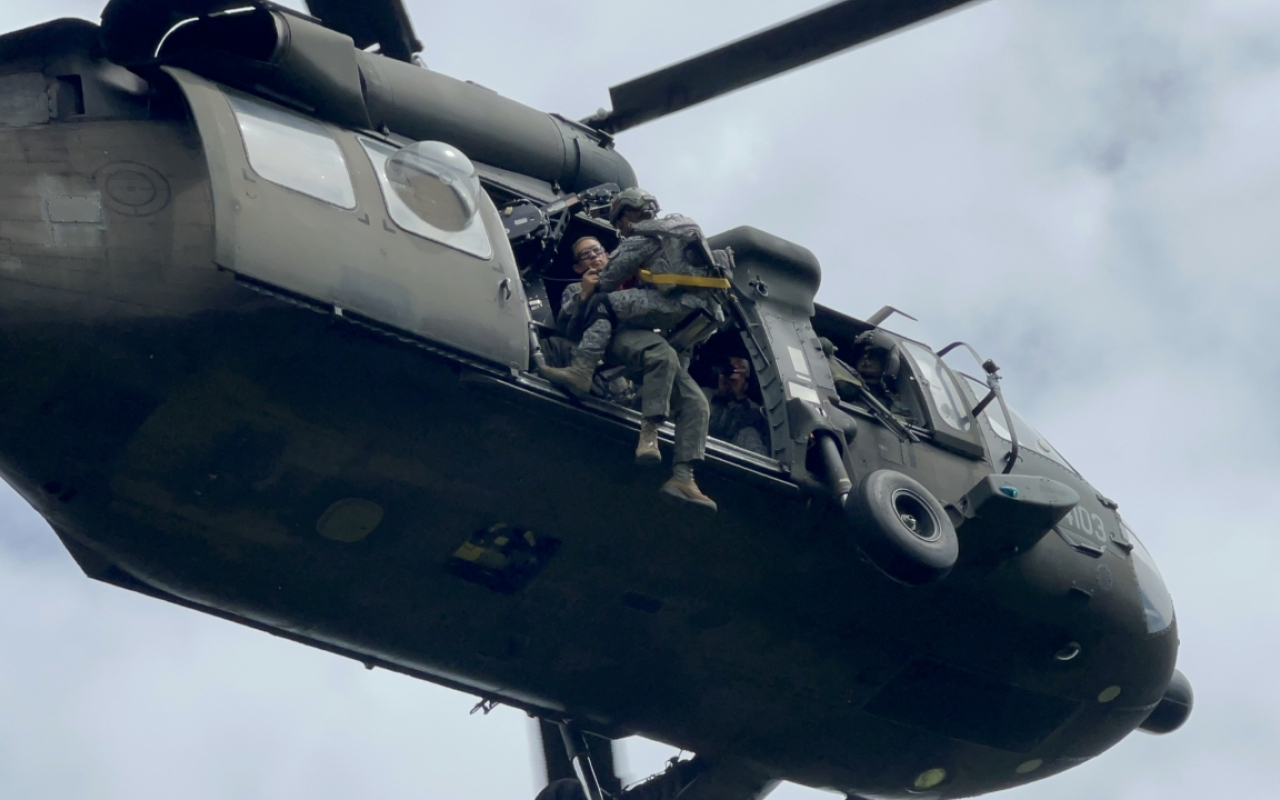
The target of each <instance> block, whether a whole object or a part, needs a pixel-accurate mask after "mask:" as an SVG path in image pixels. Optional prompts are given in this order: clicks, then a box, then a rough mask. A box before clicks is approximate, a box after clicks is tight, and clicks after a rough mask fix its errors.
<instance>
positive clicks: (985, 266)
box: [0, 0, 1280, 800]
mask: <svg viewBox="0 0 1280 800" xmlns="http://www.w3.org/2000/svg"><path fill="white" fill-rule="evenodd" d="M811 3H812V0H769V2H759V1H758V0H734V1H733V2H725V1H724V0H722V1H721V2H706V1H705V0H651V1H650V2H648V3H644V4H635V3H629V4H621V3H598V4H593V5H588V4H584V3H579V2H565V1H564V0H543V2H540V3H515V2H511V1H510V0H507V1H506V2H502V1H501V0H468V2H465V3H451V2H441V1H440V0H433V2H417V1H416V0H411V2H410V9H411V12H412V14H413V17H414V21H415V24H416V25H417V30H418V34H419V36H420V37H421V38H422V40H423V41H424V42H425V43H426V45H427V51H426V53H425V58H426V60H427V62H428V64H429V65H430V66H431V67H432V68H433V69H438V70H441V71H443V72H446V73H449V74H452V75H455V76H458V77H462V78H469V79H472V80H475V81H477V82H478V83H482V84H484V85H486V86H488V87H490V88H492V89H495V90H497V91H499V92H502V93H503V94H506V95H508V96H511V97H513V98H515V99H518V100H521V101H523V102H526V103H529V104H530V105H533V106H536V107H539V108H544V109H547V110H554V111H560V112H562V113H564V114H566V115H568V116H572V117H581V116H585V115H586V114H588V113H590V112H592V111H594V110H595V109H596V108H597V107H599V106H606V105H608V95H607V91H606V90H607V87H608V86H609V85H611V84H616V83H619V82H621V81H624V80H626V79H628V78H630V77H634V76H636V75H639V74H641V73H644V72H647V71H650V70H652V69H655V68H657V67H660V66H664V65H666V64H668V63H670V62H672V61H675V60H678V59H680V58H683V57H685V56H688V55H691V54H694V53H697V52H700V51H702V50H705V49H709V48H711V47H714V46H716V45H717V44H720V43H722V42H724V41H726V40H729V39H732V38H736V37H738V36H741V35H743V34H746V33H749V32H751V31H754V30H756V29H758V28H761V27H764V26H767V25H770V24H772V23H774V22H776V21H778V20H780V19H782V18H785V17H788V16H792V15H794V14H797V13H801V12H802V11H804V10H806V9H807V8H808V7H809V6H810V5H811ZM99 11H100V7H99V6H98V5H97V4H95V3H87V2H72V1H71V0H45V1H44V2H30V1H29V0H4V2H3V4H0V31H3V30H12V29H16V28H20V27H24V26H27V25H32V24H35V23H38V22H41V21H43V20H46V19H51V18H54V17H57V16H80V17H84V18H87V19H96V17H97V15H98V13H99ZM619 148H620V149H621V150H622V151H623V152H624V153H625V154H626V155H627V156H628V158H629V159H630V160H631V161H632V163H633V164H634V165H635V167H636V170H637V172H638V174H639V176H640V180H641V183H642V185H643V186H645V187H646V188H647V189H649V190H650V191H652V192H654V193H655V194H656V195H658V197H659V199H660V200H661V201H662V204H663V206H664V208H665V209H667V210H671V211H680V212H682V213H685V214H688V215H690V216H693V217H695V218H696V219H698V220H699V221H700V222H701V223H702V224H703V226H704V228H706V229H707V230H708V231H709V232H714V231H719V230H723V229H726V228H730V227H734V226H737V225H741V224H750V225H755V226H757V227H759V228H763V229H765V230H768V231H771V232H773V233H776V234H779V235H781V236H783V237H785V238H788V239H792V240H794V241H796V242H799V243H801V244H804V245H805V246H807V247H809V248H810V249H812V250H813V251H814V252H815V253H816V254H817V256H818V258H819V259H820V260H821V262H822V265H823V271H824V280H823V286H822V291H821V294H820V298H819V299H820V300H821V301H822V302H824V303H825V304H827V305H830V306H834V307H836V308H838V309H841V310H843V311H846V312H849V313H851V314H854V315H856V316H866V315H868V314H870V313H871V312H873V311H875V310H876V309H877V308H879V307H880V306H882V305H885V304H891V305H894V306H897V307H898V308H901V309H903V310H905V311H907V312H909V313H911V314H912V315H914V316H916V317H918V318H919V319H920V322H919V323H911V322H908V321H905V320H901V319H899V320H895V322H894V323H892V325H893V326H894V327H895V328H896V329H897V330H899V331H901V332H902V333H905V334H908V335H911V336H914V337H916V338H920V339H923V340H925V341H929V342H931V343H933V344H934V345H935V346H941V345H943V344H946V343H948V342H950V341H953V340H955V339H964V340H967V341H969V342H971V343H972V344H974V345H975V346H976V347H977V348H978V349H979V350H980V351H981V352H982V353H983V354H984V355H986V356H989V357H992V358H995V359H996V360H997V361H998V362H999V363H1000V364H1001V366H1002V367H1003V368H1004V370H1003V371H1004V375H1005V391H1006V394H1007V396H1008V397H1009V398H1010V400H1011V402H1013V403H1014V404H1015V405H1016V406H1018V407H1019V410H1020V411H1021V412H1022V413H1023V415H1024V416H1026V417H1028V418H1029V419H1030V420H1032V421H1033V422H1034V424H1036V425H1037V427H1039V428H1040V430H1041V432H1042V433H1044V434H1045V436H1046V437H1047V438H1048V439H1049V440H1050V441H1052V442H1053V443H1054V444H1055V445H1056V446H1057V448H1058V449H1059V450H1060V451H1062V453H1063V454H1064V455H1066V457H1067V458H1068V459H1070V460H1071V461H1072V462H1073V463H1074V464H1075V465H1076V466H1077V467H1078V468H1079V469H1080V470H1081V471H1082V472H1083V473H1084V475H1085V476H1086V477H1087V478H1088V479H1089V480H1090V481H1091V482H1092V483H1093V484H1094V485H1095V486H1097V487H1098V488H1099V489H1100V490H1101V491H1103V492H1104V493H1105V494H1107V495H1109V496H1110V497H1113V498H1115V499H1116V500H1117V501H1118V502H1119V503H1120V506H1121V511H1122V513H1123V514H1124V516H1125V519H1126V521H1127V522H1128V523H1129V524H1130V525H1131V526H1132V527H1133V528H1134V529H1135V530H1136V531H1137V533H1138V534H1139V536H1141V537H1142V539H1143V541H1144V542H1145V543H1146V544H1147V546H1148V548H1149V549H1150V550H1151V552H1152V554H1153V555H1154V556H1155V558H1156V560H1157V562H1158V563H1159V565H1160V567H1161V569H1162V571H1163V573H1164V576H1165V578H1166V580H1167V582H1168V584H1169V586H1170V589H1171V590H1172V592H1173V595H1174V600H1175V603H1176V606H1177V612H1178V617H1179V625H1180V629H1181V631H1180V632H1181V637H1182V650H1181V655H1180V658H1179V667H1180V668H1181V669H1182V670H1183V672H1185V673H1186V674H1187V676H1188V677H1189V678H1190V679H1191V681H1192V683H1193V685H1194V687H1195V692H1196V710H1195V713H1194V715H1193V716H1192V718H1191V721H1190V722H1189V723H1188V725H1187V726H1186V727H1185V728H1184V729H1183V730H1182V731H1179V732H1177V733H1175V734H1172V735H1170V736H1165V737H1153V736H1147V735H1144V734H1134V735H1133V736H1131V737H1130V738H1129V739H1127V740H1126V741H1124V742H1123V743H1121V744H1120V745H1119V746H1117V747H1116V748H1114V749H1113V750H1111V751H1110V752H1108V753H1106V754H1105V755H1103V756H1101V757H1100V758H1098V759H1096V760H1094V761H1093V762H1091V763H1089V764H1086V765H1084V766H1081V767H1079V768H1077V769H1075V770H1074V771H1072V772H1069V773H1066V774H1064V775H1061V776H1058V777H1054V778H1051V779H1049V780H1047V781H1045V782H1042V783H1037V784H1034V785H1032V786H1030V787H1026V788H1024V789H1022V790H1019V791H1017V792H1011V793H1008V794H1006V795H1005V797H1008V798H1010V799H1011V800H1014V799H1022V798H1025V800H1031V799H1032V798H1035V799H1036V800H1068V798H1070V799H1071V800H1079V798H1085V797H1087V798H1096V800H1157V798H1158V799H1159V800H1181V799H1182V798H1187V800H1190V799H1191V798H1195V799H1196V800H1200V799H1201V798H1204V797H1214V798H1224V799H1225V798H1257V797H1273V796H1275V795H1276V793H1277V791H1278V790H1277V788H1276V787H1275V785H1274V782H1275V764H1276V759H1277V758H1278V757H1280V689H1278V688H1277V686H1278V685H1280V682H1278V681H1277V680H1276V678H1275V676H1274V670H1275V664H1276V663H1277V662H1280V587H1278V586H1277V581H1276V579H1275V576H1276V575H1277V574H1278V573H1280V545H1278V544H1277V531H1276V527H1277V522H1276V521H1277V519H1280V490H1278V489H1280V481H1278V478H1280V417H1278V416H1277V409H1278V408H1280V367H1278V366H1277V356H1276V354H1277V351H1278V350H1280V321H1278V319H1277V317H1278V315H1280V269H1277V267H1278V266H1280V3H1276V2H1275V0H990V2H988V3H986V4H983V5H979V6H977V7H975V8H972V9H969V10H966V11H964V12H962V13H958V14H954V15H951V16H949V17H947V18H945V19H942V20H940V21H937V22H934V23H931V24H929V25H925V26H923V27H920V28H918V29H915V30H912V31H909V32H907V33H905V34H903V35H900V36H896V37H893V38H891V39H888V40H886V41H883V42H878V43H876V44H873V45H871V46H868V47H865V48H863V49H860V50H858V51H855V52H853V53H849V54H845V55H843V56H839V57H837V58H833V59H830V60H828V61H825V62H823V63H821V64H819V65H816V66H813V67H810V68H808V69H806V70H803V71H801V72H798V73H796V74H793V75H789V76H785V77H782V78H779V79H777V80H774V81H772V82H770V83H767V84H765V85H762V86H757V87H754V88H752V89H748V90H745V91H742V92H739V93H737V94H735V95H732V96H730V97H727V98H722V99H720V100H718V101H715V102H712V103H709V104H707V105H705V106H703V107H700V108H697V109H693V110H690V111H687V112H684V113H682V114H679V115H677V116H675V117H672V118H669V119H666V120H661V121H658V122H655V123H650V124H649V125H646V126H643V127H641V128H639V129H636V130H634V131H630V132H627V133H625V134H623V135H622V136H621V137H620V139H619ZM474 702H475V700H474V698H470V697H466V696H464V695H461V694H457V693H453V692H449V691H446V690H443V689H439V688H436V687H433V686H431V685H430V684H426V683H421V682H417V681H413V680H410V679H408V678H403V677H398V676H394V675H390V674H387V673H384V672H381V671H374V672H367V671H365V670H364V669H363V668H362V667H361V666H360V665H358V664H355V663H351V662H347V661H345V660H343V659H340V658H337V657H335V656H331V655H327V654H324V653H319V652H313V651H310V650H308V649H306V648H304V647H301V646H298V645H294V644H287V643H284V642H280V641H277V640H275V639H273V638H272V637H270V636H267V635H265V634H262V633H257V632H253V631H250V630H247V629H241V628H239V627H237V626H235V625H232V624H230V623H226V622H221V621H217V620H214V619H212V618H206V617H204V616H202V615H199V614H197V613H194V612H191V611H185V610H181V609H177V608H170V607H168V606H166V605H164V604H162V603H159V602H156V601H153V600H147V599H144V598H142V597H138V596H134V595H132V594H129V593H127V592H124V591H122V590H118V589H114V588H110V587H106V586H102V585H99V584H96V583H93V582H91V581H89V580H88V579H86V578H85V577H83V575H82V574H81V573H80V572H79V570H78V569H77V568H76V566H75V565H74V564H73V563H72V561H71V558H70V557H69V556H68V555H67V554H66V552H65V551H64V550H63V549H62V548H61V547H60V545H59V544H58V543H57V540H56V539H55V537H54V536H53V534H52V533H51V532H50V531H49V530H48V528H47V526H46V525H45V524H44V523H43V522H42V521H41V520H40V519H39V517H37V516H36V515H35V514H34V512H32V511H31V510H30V509H29V508H28V507H27V506H26V505H25V504H24V503H23V502H22V501H21V500H20V499H19V498H18V497H17V496H16V495H14V494H13V493H12V492H10V491H8V490H7V489H3V490H0V796H2V797H4V798H10V797H12V798H21V799H22V800H45V799H46V798H48V799H49V800H66V799H67V798H94V799H96V798H102V799H103V800H116V799H117V798H120V799H123V798H129V800H161V799H162V798H163V799H165V800H168V798H183V799H184V800H205V799H206V798H209V799H210V800H212V799H213V798H218V799H219V800H222V799H224V798H237V800H239V799H241V798H243V799H245V800H256V799H257V798H263V800H266V799H267V798H271V800H292V799H293V798H299V799H300V798H307V799H308V800H330V799H332V800H338V799H339V798H352V797H368V798H374V797H376V798H385V799H386V800H399V799H400V798H404V800H409V798H415V799H419V798H431V799H432V800H435V799H436V798H440V799H441V800H445V799H448V800H531V798H532V796H533V794H534V793H535V792H536V791H537V788H538V787H537V785H536V780H537V778H536V775H537V768H536V767H535V766H534V765H533V762H532V760H531V753H532V751H531V749H530V746H529V743H528V741H527V734H528V732H529V729H528V722H527V720H526V719H525V718H524V717H523V715H521V714H519V713H517V712H513V711H511V710H509V709H499V710H497V711H495V712H494V713H493V714H491V715H490V716H488V717H483V716H480V715H476V716H468V714H467V711H468V709H470V707H471V706H472V705H473V704H474ZM628 752H629V754H630V768H631V770H632V772H633V773H635V774H637V776H638V775H639V774H640V773H642V772H646V771H648V770H650V769H656V768H657V766H658V765H659V762H660V759H661V757H662V755H663V754H664V752H665V751H663V750H662V749H661V748H658V747H656V746H644V745H632V746H629V747H628ZM811 796H813V793H812V791H811V790H806V789H802V788H800V787H792V786H784V787H783V788H782V789H780V790H778V792H777V793H776V794H775V795H774V797H776V798H779V800H799V798H802V797H811Z"/></svg>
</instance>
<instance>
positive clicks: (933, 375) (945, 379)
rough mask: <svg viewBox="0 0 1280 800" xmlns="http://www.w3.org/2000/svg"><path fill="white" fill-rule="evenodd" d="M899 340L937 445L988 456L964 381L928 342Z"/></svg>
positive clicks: (905, 366)
mask: <svg viewBox="0 0 1280 800" xmlns="http://www.w3.org/2000/svg"><path fill="white" fill-rule="evenodd" d="M896 339H897V341H898V347H899V349H900V351H901V352H902V354H903V356H904V358H903V359H902V363H903V367H904V369H905V370H906V371H907V373H908V374H909V375H910V376H911V380H910V383H911V384H912V385H913V393H914V394H915V398H916V402H917V403H918V404H919V406H920V410H921V411H923V419H924V420H925V421H926V424H927V425H928V428H929V432H930V434H931V435H932V438H933V442H934V444H936V445H938V446H940V447H944V448H946V449H948V450H951V451H953V452H956V453H959V454H960V455H963V456H967V457H969V458H975V459H986V458H987V448H986V446H985V443H984V442H983V439H982V432H981V429H980V426H979V425H977V424H975V423H974V419H973V406H972V402H971V399H970V396H969V393H968V392H966V391H965V390H964V389H963V388H962V385H963V384H962V382H961V380H960V379H959V378H957V377H956V375H955V373H953V372H952V371H951V368H950V367H948V366H947V365H946V363H945V362H944V361H943V360H942V359H941V358H939V357H938V354H937V353H935V352H933V350H932V349H931V348H930V347H929V346H928V345H926V344H923V343H921V342H917V341H915V340H913V339H908V338H906V337H904V336H897V337H896ZM899 383H900V384H901V381H900V382H899ZM899 394H901V390H900V391H899ZM948 409H949V410H950V413H948Z"/></svg>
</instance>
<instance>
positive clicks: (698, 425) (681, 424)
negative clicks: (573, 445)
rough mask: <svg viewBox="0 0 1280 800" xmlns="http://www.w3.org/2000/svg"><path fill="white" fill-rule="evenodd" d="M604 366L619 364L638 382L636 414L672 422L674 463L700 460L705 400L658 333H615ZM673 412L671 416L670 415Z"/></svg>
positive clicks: (704, 440) (703, 447)
mask: <svg viewBox="0 0 1280 800" xmlns="http://www.w3.org/2000/svg"><path fill="white" fill-rule="evenodd" d="M605 364H606V365H610V366H613V365H621V366H625V367H626V368H627V371H628V373H629V374H631V375H632V376H633V377H634V376H635V375H637V374H639V375H642V377H641V379H640V415H641V416H642V417H644V418H645V419H672V421H673V422H674V423H675V427H676V431H675V454H674V457H673V458H672V461H673V462H674V463H677V464H678V463H680V462H684V461H700V460H702V458H703V454H704V453H705V452H706V447H707V421H708V419H709V418H710V409H709V407H708V405H707V398H706V396H705V395H703V393H702V387H700V386H699V385H698V383H697V381H695V380H694V379H693V378H692V377H690V376H689V370H688V369H687V368H686V367H685V365H684V364H683V363H682V362H681V360H680V356H678V355H677V354H676V351H675V350H674V349H673V348H672V347H671V345H670V344H669V343H668V342H667V340H666V339H664V338H663V337H662V335H661V334H659V333H657V332H655V331H646V330H636V329H634V328H627V329H624V330H620V331H618V332H617V333H616V334H614V336H613V341H611V342H610V344H609V350H608V352H607V353H606V355H605ZM672 412H674V413H672Z"/></svg>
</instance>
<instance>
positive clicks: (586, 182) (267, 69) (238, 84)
mask: <svg viewBox="0 0 1280 800" xmlns="http://www.w3.org/2000/svg"><path fill="white" fill-rule="evenodd" d="M114 27H115V28H117V29H118V28H122V27H123V23H122V22H120V21H117V23H116V25H115V26H114ZM111 32H112V29H110V28H109V29H106V30H105V31H104V38H106V39H108V43H107V44H108V52H113V48H112V47H111V42H110V37H111ZM156 47H157V50H156V60H158V61H159V62H160V63H162V64H166V65H172V66H179V67H182V68H184V69H188V70H190V71H192V72H195V73H196V74H198V75H202V76H203V77H206V78H210V79H212V80H215V81H218V82H220V83H224V84H227V85H229V86H233V87H235V88H237V89H241V90H243V91H246V92H250V93H253V94H258V95H261V96H263V97H265V98H267V99H269V100H274V101H276V102H284V103H285V104H287V105H292V106H295V107H299V108H301V109H303V110H304V111H306V112H308V113H310V114H313V115H314V116H316V117H318V118H320V119H324V120H326V121H328V122H332V123H335V124H337V125H342V126H344V127H347V128H355V129H360V128H366V129H373V130H382V131H390V132H392V133H396V134H399V135H401V136H404V137H406V138H409V139H413V140H415V141H423V140H435V141H443V142H448V143H449V144H451V145H453V146H454V147H457V148H458V149H460V150H462V151H463V152H464V153H466V154H467V156H468V157H469V158H471V159H472V160H473V161H478V162H480V163H483V164H487V165H490V166H493V167H498V168H500V169H504V170H510V171H513V172H518V173H520V174H523V175H528V176H530V177H533V178H537V179H539V180H542V181H545V182H547V183H550V184H553V185H557V186H559V187H561V188H562V189H563V190H565V191H577V190H582V189H588V188H591V187H593V186H599V185H601V184H605V183H616V184H618V185H619V186H621V187H623V188H627V187H630V186H634V185H635V184H636V177H635V171H634V170H633V169H632V168H631V165H630V164H629V163H628V162H627V160H626V159H625V158H623V157H622V156H621V155H619V154H618V152H617V151H616V150H614V149H613V147H612V141H611V140H610V139H609V138H608V137H607V136H606V135H604V134H602V133H600V132H598V131H595V130H593V129H591V128H588V127H586V126H584V125H581V124H579V123H576V122H572V121H569V120H567V119H564V118H562V117H559V116H557V115H555V114H548V113H545V112H542V111H538V110H536V109H533V108H530V107H529V106H526V105H524V104H522V103H518V102H516V101H514V100H511V99H509V98H506V97H503V96H502V95H500V94H498V93H497V92H494V91H491V90H489V89H486V88H484V87H483V86H479V85H477V84H474V83H470V82H468V81H460V80H457V79H456V78H450V77H449V76H447V75H442V74H440V73H438V72H432V71H431V70H429V69H426V68H425V67H421V66H417V65H415V64H409V63H406V62H403V61H397V60H395V59H391V58H386V57H384V56H381V55H378V54H374V53H366V52H364V51H362V50H360V49H358V48H356V47H355V45H354V43H353V42H352V40H351V37H349V36H347V35H345V34H342V33H339V32H337V31H333V30H330V29H328V28H325V27H324V26H322V25H320V24H318V23H317V22H314V21H312V20H311V19H309V18H306V17H303V16H300V15H296V14H293V13H289V12H287V11H286V10H282V9H279V8H256V9H254V10H252V11H248V12H239V13H215V14H211V15H208V16H204V17H200V18H198V19H193V20H188V21H185V22H182V23H179V24H178V25H177V26H175V27H173V28H172V29H171V30H169V31H168V32H167V33H166V34H165V35H164V37H163V38H162V39H161V40H160V41H158V42H157V43H156ZM135 49H136V48H135ZM114 50H119V48H114Z"/></svg>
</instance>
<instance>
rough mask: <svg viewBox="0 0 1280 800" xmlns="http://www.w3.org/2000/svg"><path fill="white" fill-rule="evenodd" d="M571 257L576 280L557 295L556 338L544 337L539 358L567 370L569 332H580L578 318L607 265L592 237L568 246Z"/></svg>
mask: <svg viewBox="0 0 1280 800" xmlns="http://www.w3.org/2000/svg"><path fill="white" fill-rule="evenodd" d="M570 252H571V253H572V254H573V264H572V267H573V271H574V273H576V274H577V276H578V280H577V281H575V282H573V283H571V284H569V285H568V286H566V287H564V292H562V293H561V295H560V313H558V314H557V315H556V328H557V329H558V330H559V332H560V335H559V336H550V337H547V338H546V339H545V340H543V342H542V351H543V355H544V356H545V357H546V359H547V364H548V365H550V366H552V367H567V366H569V364H570V363H571V362H572V361H573V348H574V344H575V343H576V342H575V340H573V339H572V338H569V336H570V332H571V331H572V330H574V329H575V328H577V329H578V330H581V328H582V325H581V317H582V314H583V312H584V311H585V310H586V307H587V301H588V300H590V299H591V296H592V295H593V294H594V293H595V290H596V287H597V286H599V284H600V272H601V271H602V270H603V269H604V268H605V267H606V266H607V265H608V263H609V252H608V251H607V250H605V249H604V245H602V244H601V243H600V240H599V239H597V238H596V237H594V236H583V237H582V238H581V239H578V240H577V241H576V242H574V243H573V245H572V246H571V247H570Z"/></svg>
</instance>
